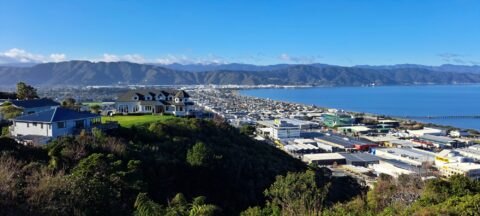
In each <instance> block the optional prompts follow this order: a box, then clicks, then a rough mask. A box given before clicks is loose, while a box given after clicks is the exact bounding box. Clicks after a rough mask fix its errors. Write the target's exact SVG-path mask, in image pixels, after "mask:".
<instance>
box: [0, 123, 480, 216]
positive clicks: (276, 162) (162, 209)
mask: <svg viewBox="0 0 480 216" xmlns="http://www.w3.org/2000/svg"><path fill="white" fill-rule="evenodd" d="M245 134H248V130H245V129H244V130H242V133H241V132H240V131H239V130H237V129H234V128H232V127H230V126H229V125H227V124H225V123H223V122H220V121H218V122H216V121H205V120H198V119H183V118H169V119H164V120H163V121H159V122H156V123H151V124H146V125H143V126H133V127H131V128H123V127H122V128H119V129H115V130H112V131H109V132H107V133H103V132H100V131H98V130H94V131H93V133H92V134H81V135H79V136H77V137H64V138H59V139H56V140H55V141H53V142H51V143H49V144H48V145H46V146H44V147H41V148H37V147H28V146H23V145H19V144H17V143H16V142H15V141H14V140H12V139H10V138H7V137H2V138H0V215H132V214H133V215H238V214H241V215H252V216H253V215H320V214H322V215H345V214H349V215H376V214H383V215H407V214H414V213H415V214H422V215H425V214H427V213H430V214H457V215H474V214H475V212H478V211H479V206H478V204H477V203H478V201H480V200H479V199H480V197H479V194H480V183H478V182H474V181H470V180H468V179H466V178H462V177H455V178H452V179H451V180H449V181H446V180H431V181H428V182H427V183H423V182H422V181H420V180H419V179H418V178H416V177H412V176H402V177H401V178H399V179H398V180H395V179H392V178H389V177H387V176H382V178H381V179H380V181H378V182H377V184H376V187H375V188H374V189H373V190H370V191H368V193H367V191H366V190H365V188H364V187H362V186H361V185H359V184H358V183H357V181H356V180H354V179H352V178H349V177H333V176H332V175H331V173H330V172H329V171H328V169H323V168H318V167H313V166H312V167H307V166H305V165H304V164H303V163H302V162H300V161H298V160H297V159H294V158H292V157H290V156H289V155H287V154H285V153H284V152H282V151H280V150H278V149H276V148H275V147H272V146H270V145H268V144H266V143H263V142H258V141H254V140H252V139H251V138H249V137H248V135H245ZM427 215H428V214H427Z"/></svg>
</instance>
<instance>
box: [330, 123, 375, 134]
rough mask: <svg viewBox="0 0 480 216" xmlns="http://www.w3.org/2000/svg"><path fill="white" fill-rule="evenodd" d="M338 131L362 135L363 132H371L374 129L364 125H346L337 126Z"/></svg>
mask: <svg viewBox="0 0 480 216" xmlns="http://www.w3.org/2000/svg"><path fill="white" fill-rule="evenodd" d="M337 130H338V131H341V132H343V133H350V134H354V135H363V134H368V133H371V132H373V131H374V130H373V129H371V128H369V127H366V126H361V125H360V126H347V127H339V128H338V129H337Z"/></svg>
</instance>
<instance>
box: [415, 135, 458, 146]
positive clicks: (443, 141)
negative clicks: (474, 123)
mask: <svg viewBox="0 0 480 216" xmlns="http://www.w3.org/2000/svg"><path fill="white" fill-rule="evenodd" d="M418 139H420V140H422V141H424V142H430V143H432V145H433V146H435V147H437V148H445V147H449V148H459V147H462V146H463V145H464V143H461V142H459V141H458V140H455V139H452V138H450V137H446V136H437V135H430V134H425V135H422V136H419V137H418Z"/></svg>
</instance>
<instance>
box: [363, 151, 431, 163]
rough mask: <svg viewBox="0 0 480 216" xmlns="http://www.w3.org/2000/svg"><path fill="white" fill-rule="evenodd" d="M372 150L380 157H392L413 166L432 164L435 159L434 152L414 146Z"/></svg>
mask: <svg viewBox="0 0 480 216" xmlns="http://www.w3.org/2000/svg"><path fill="white" fill-rule="evenodd" d="M372 152H373V153H374V154H375V155H376V156H379V157H381V158H387V159H394V160H398V161H402V162H404V163H408V164H410V165H413V166H421V165H422V164H424V163H432V164H433V163H434V161H435V153H433V152H429V151H425V150H420V149H416V148H385V149H380V148H377V149H375V150H374V151H372Z"/></svg>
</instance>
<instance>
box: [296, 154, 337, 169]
mask: <svg viewBox="0 0 480 216" xmlns="http://www.w3.org/2000/svg"><path fill="white" fill-rule="evenodd" d="M302 160H303V161H304V162H306V163H309V164H310V163H315V164H318V165H322V166H327V165H334V164H338V165H340V164H346V160H345V157H344V156H342V155H341V154H339V153H320V154H306V155H304V156H303V158H302Z"/></svg>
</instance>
